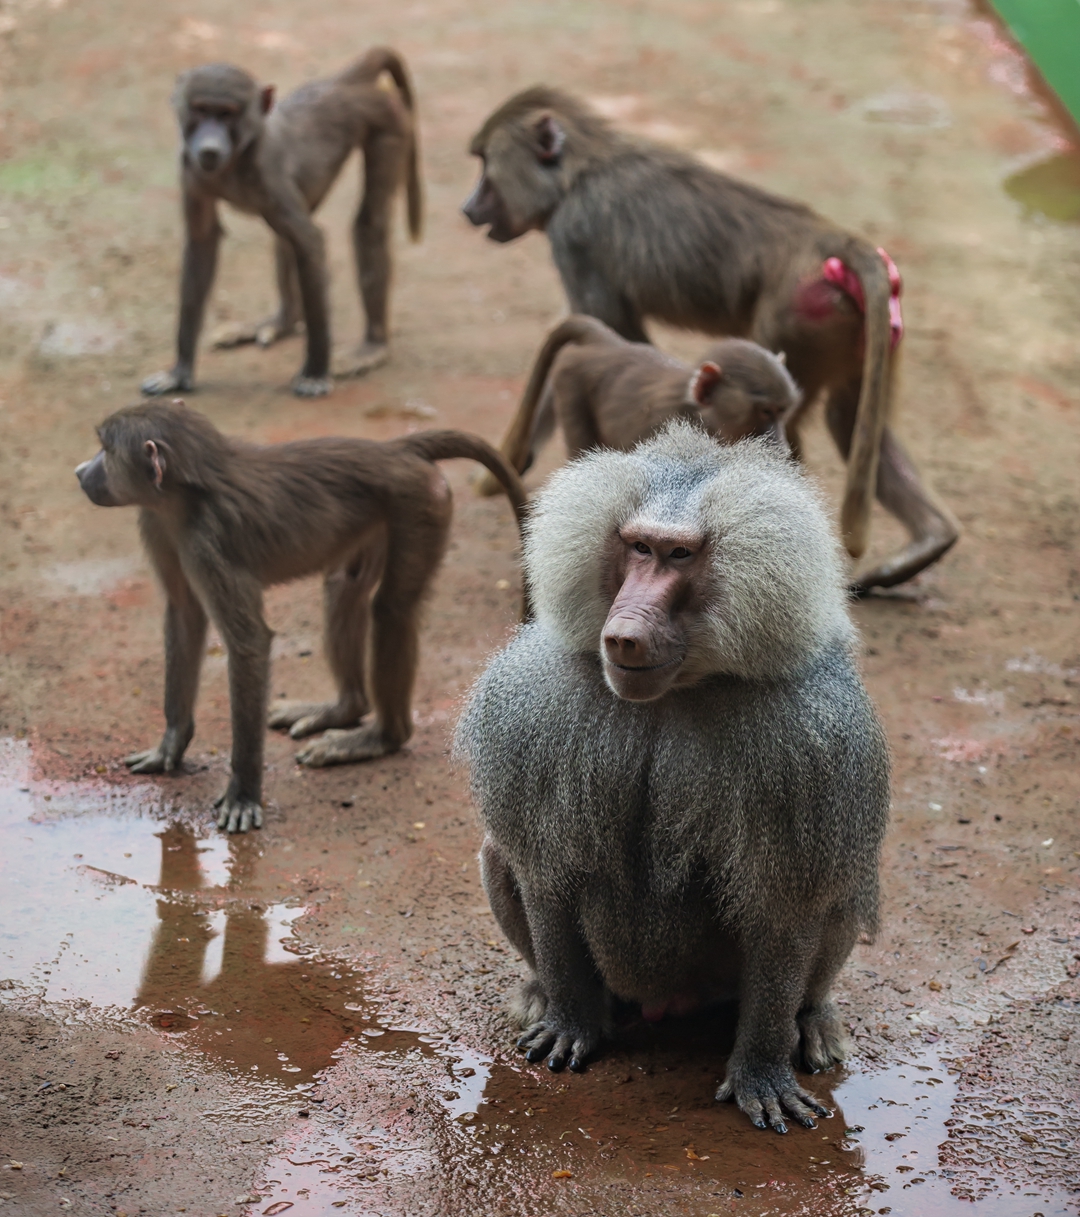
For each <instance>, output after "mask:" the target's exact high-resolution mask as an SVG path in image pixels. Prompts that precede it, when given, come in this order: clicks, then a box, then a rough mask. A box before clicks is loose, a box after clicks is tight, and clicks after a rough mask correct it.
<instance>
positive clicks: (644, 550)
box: [634, 541, 652, 554]
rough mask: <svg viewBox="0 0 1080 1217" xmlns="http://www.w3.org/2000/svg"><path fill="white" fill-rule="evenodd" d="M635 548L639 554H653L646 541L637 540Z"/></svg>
mask: <svg viewBox="0 0 1080 1217" xmlns="http://www.w3.org/2000/svg"><path fill="white" fill-rule="evenodd" d="M634 548H635V549H636V550H637V551H638V553H639V554H651V553H652V550H651V549H650V548H649V547H648V546H647V545H646V544H645V542H644V541H635V542H634Z"/></svg>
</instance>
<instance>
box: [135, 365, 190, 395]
mask: <svg viewBox="0 0 1080 1217" xmlns="http://www.w3.org/2000/svg"><path fill="white" fill-rule="evenodd" d="M192 387H193V386H192V383H191V377H190V376H188V375H185V374H184V373H182V372H175V371H172V372H155V373H154V374H153V375H152V376H148V377H147V378H146V379H145V380H144V381H143V382H142V384H141V385H140V386H139V391H140V392H141V393H142V394H143V396H144V397H160V396H161V395H162V394H163V393H190V392H191V390H192Z"/></svg>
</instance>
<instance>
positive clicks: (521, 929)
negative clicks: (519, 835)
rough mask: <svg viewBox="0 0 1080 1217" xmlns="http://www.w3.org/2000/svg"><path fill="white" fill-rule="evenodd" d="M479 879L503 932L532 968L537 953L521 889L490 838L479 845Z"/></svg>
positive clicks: (533, 967)
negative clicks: (522, 901)
mask: <svg viewBox="0 0 1080 1217" xmlns="http://www.w3.org/2000/svg"><path fill="white" fill-rule="evenodd" d="M480 880H481V882H482V883H483V885H484V891H485V892H486V893H487V898H488V903H489V904H490V905H491V911H492V912H493V913H494V914H495V920H496V921H497V922H498V923H499V926H500V928H501V929H502V932H503V933H504V934H505V935H506V937H507V938H509V940H510V943H511V945H512V946H513V948H514V950H515V951H517V952H518V953H519V954H520V955H521V958H522V959H524V960H525V962H526V963H527V964H528V965H529V967H530V968H532V969H533V971H535V970H536V956H535V955H534V953H533V943H532V934H531V933H530V932H529V922H528V919H527V918H526V916H525V906H524V905H523V904H522V903H521V892H520V891H518V886H517V884H516V883H515V882H514V876H513V875H512V874H511V872H510V867H509V866H507V864H506V859H505V858H504V857H503V856H502V854H501V853H500V851H499V847H498V846H497V845H496V844H495V843H494V842H493V841H492V840H491V838H490V837H485V838H484V843H483V845H481V846H480Z"/></svg>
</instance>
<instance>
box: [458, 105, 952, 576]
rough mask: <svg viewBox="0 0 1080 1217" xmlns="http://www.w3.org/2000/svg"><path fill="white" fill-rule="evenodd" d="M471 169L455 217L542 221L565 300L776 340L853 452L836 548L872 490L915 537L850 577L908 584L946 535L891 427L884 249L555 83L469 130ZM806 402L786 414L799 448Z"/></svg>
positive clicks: (892, 303)
mask: <svg viewBox="0 0 1080 1217" xmlns="http://www.w3.org/2000/svg"><path fill="white" fill-rule="evenodd" d="M470 151H471V152H472V153H473V154H474V155H476V156H479V157H480V158H481V160H482V161H483V172H482V175H481V178H480V181H479V183H478V185H477V187H476V189H475V191H474V192H473V194H472V196H471V197H470V198H469V199H468V201H467V202H466V203H465V205H464V212H465V214H466V216H467V217H468V218H469V220H470V221H471V222H472V223H473V224H476V225H488V226H489V227H488V236H489V237H490V238H491V239H492V240H494V241H512V240H514V239H515V238H516V237H520V236H522V235H523V234H524V233H526V232H528V231H530V230H531V229H537V230H540V231H542V232H546V233H547V235H548V239H549V240H550V242H551V252H552V255H553V257H554V259H555V265H556V267H557V268H558V271H559V274H560V276H561V277H562V281H563V287H564V288H565V289H566V294H567V296H568V297H569V301H570V308H571V310H572V311H573V312H576V313H589V314H590V315H592V316H594V317H598V318H599V319H600V320H601V321H603V322H605V323H606V324H607V325H610V326H611V327H612V328H613V329H614V330H616V331H617V332H618V333H619V334H621V335H622V336H623V337H624V338H627V339H629V340H631V341H634V342H646V341H648V336H647V334H646V332H645V328H644V320H645V318H646V317H656V318H658V319H660V320H662V321H666V322H668V323H670V324H671V325H677V326H680V327H682V328H684V329H693V330H702V331H704V332H705V333H709V334H731V335H737V336H742V337H747V338H752V339H753V340H754V341H755V342H759V343H760V344H761V345H762V346H764V347H768V348H769V350H772V351H784V352H785V353H786V355H787V366H788V368H789V370H790V371H791V374H792V376H793V377H794V378H795V381H796V383H797V384H799V385H800V386H801V388H802V391H803V407H804V408H805V407H807V406H809V405H810V404H811V402H813V400H814V399H815V398H816V397H817V396H818V394H819V393H820V392H822V391H824V392H825V393H826V398H827V404H826V416H827V419H828V423H829V429H830V431H831V432H832V436H833V439H834V440H835V442H836V445H837V447H838V448H839V450H840V452H841V455H842V456H843V457H844V458H845V459H846V460H847V486H846V490H845V493H844V500H843V504H842V509H841V524H842V531H843V534H844V543H845V544H846V546H847V548H848V551H849V553H850V554H851V555H852V556H853V557H855V558H858V557H861V555H862V554H863V552H864V551H865V549H866V546H867V542H868V539H869V525H870V507H871V502H872V500H873V496H874V493H875V490H876V493H877V497H878V498H879V500H880V501H881V503H882V505H883V506H884V507H885V508H886V509H887V510H888V511H890V512H891V513H892V514H893V515H895V516H896V517H897V518H898V519H899V520H900V522H901V523H902V524H903V525H904V527H905V528H906V529H907V530H908V532H909V533H910V534H911V542H910V544H908V545H907V546H906V547H905V548H904V549H903V550H902V551H901V552H900V553H899V554H897V555H895V556H894V557H892V558H890V559H888V560H887V561H885V562H883V563H881V564H880V565H878V566H876V567H874V568H873V569H871V570H868V571H865V572H863V573H861V574H859V575H858V576H857V578H856V586H857V587H860V588H868V587H872V586H875V585H876V586H882V587H886V586H890V585H892V584H894V583H900V582H902V581H903V580H905V579H910V578H911V577H912V575H914V574H916V573H917V572H918V571H920V570H922V569H923V568H924V567H925V566H927V565H929V564H930V563H931V562H933V561H934V560H935V559H937V558H939V557H940V556H941V555H942V554H943V553H944V552H945V551H946V550H947V549H949V547H950V546H951V545H952V544H953V543H954V542H955V541H956V538H957V536H958V535H959V532H958V526H957V524H956V521H955V519H954V518H953V517H952V515H951V514H950V513H949V512H948V511H947V510H946V509H945V508H944V507H942V506H941V505H940V504H939V503H937V502H936V501H935V500H934V499H933V498H932V497H931V496H930V494H929V493H928V492H927V491H926V489H925V488H924V487H923V485H922V483H921V482H920V480H919V475H918V473H917V471H916V469H915V467H914V465H913V464H912V462H911V459H910V458H909V457H908V455H907V453H906V452H905V451H904V449H903V448H902V447H901V446H900V442H899V441H898V440H897V439H896V437H895V435H894V434H893V433H892V431H891V430H890V428H889V426H888V422H887V420H888V411H889V399H890V392H891V383H892V377H893V365H894V363H895V353H894V349H893V348H894V347H895V345H896V344H897V342H898V341H899V338H900V334H901V321H900V276H899V273H898V272H897V271H896V268H895V266H893V264H892V262H891V260H889V258H888V255H886V254H885V253H884V251H879V250H875V249H874V247H873V246H872V245H870V244H869V243H868V242H867V241H865V240H863V239H862V238H861V237H857V236H854V235H853V234H851V233H847V232H845V231H844V230H843V229H840V228H838V227H836V225H834V224H831V223H830V222H829V221H828V220H826V219H824V218H822V217H821V216H819V215H817V214H816V213H815V212H813V211H811V209H810V208H809V207H806V206H804V205H803V204H801V203H796V202H793V201H791V200H789V199H783V198H779V197H777V196H776V195H774V194H769V193H768V192H767V191H764V190H760V189H759V188H758V187H756V186H751V185H749V184H748V183H746V182H740V181H738V180H737V179H735V178H731V177H728V176H727V175H726V174H723V173H718V172H716V171H715V170H713V169H710V168H708V167H707V166H705V165H703V164H702V163H701V162H700V161H698V160H696V159H695V158H694V157H692V156H690V155H688V154H687V153H685V152H681V151H678V150H676V149H674V148H667V147H664V146H663V145H660V144H656V143H652V142H650V141H648V140H643V139H637V138H633V137H631V136H628V135H624V134H621V133H619V132H617V131H615V130H614V129H613V128H612V127H611V126H610V125H609V124H608V123H607V122H606V121H604V120H603V119H602V118H600V117H599V116H598V115H597V114H595V113H594V112H593V111H591V110H590V109H589V108H588V107H587V106H585V105H583V104H582V103H581V102H580V101H578V100H577V99H576V98H574V97H572V96H570V95H569V94H567V93H563V92H561V91H560V90H557V89H551V88H545V87H537V88H532V89H526V90H525V91H524V92H522V93H518V94H517V95H516V96H514V97H512V98H510V99H509V100H508V101H507V102H505V103H504V104H503V105H502V106H500V107H499V108H498V109H497V110H496V111H495V112H494V113H493V114H492V115H491V116H490V117H489V118H488V120H487V121H486V122H485V123H484V125H483V126H482V127H481V129H480V131H479V132H478V133H477V134H476V136H475V137H474V138H473V141H472V145H471V148H470ZM800 414H801V410H800V411H797V412H796V414H795V415H794V416H793V417H792V418H791V419H790V420H789V421H788V423H787V433H788V439H789V441H790V443H791V445H792V448H793V449H794V450H795V452H796V453H798V451H799V443H798V426H799V421H800Z"/></svg>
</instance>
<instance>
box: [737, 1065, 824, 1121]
mask: <svg viewBox="0 0 1080 1217" xmlns="http://www.w3.org/2000/svg"><path fill="white" fill-rule="evenodd" d="M716 1098H717V1101H718V1102H725V1101H727V1100H728V1099H734V1100H735V1103H736V1105H737V1106H738V1108H739V1110H740V1111H742V1112H745V1114H746V1115H747V1116H749V1118H750V1122H751V1124H753V1125H754V1127H755V1128H772V1129H773V1130H774V1131H776V1132H778V1133H786V1132H787V1124H786V1123H785V1113H786V1115H787V1116H789V1117H793V1118H794V1119H796V1120H797V1121H798V1122H799V1123H800V1124H801V1125H802V1126H803V1127H804V1128H816V1127H817V1123H816V1121H815V1119H814V1117H815V1116H819V1117H823V1118H825V1119H828V1118H829V1117H831V1116H832V1112H831V1111H830V1110H829V1108H828V1107H825V1106H824V1105H823V1104H821V1103H819V1102H818V1100H817V1099H816V1098H815V1097H814V1096H813V1095H812V1094H810V1092H809V1091H807V1090H803V1088H802V1087H801V1086H800V1085H799V1084H798V1083H797V1082H796V1081H795V1074H794V1073H793V1072H792V1070H791V1067H790V1065H775V1064H764V1063H763V1064H758V1065H746V1064H743V1065H729V1066H728V1075H727V1077H726V1078H725V1079H724V1081H723V1082H722V1083H721V1085H720V1088H719V1089H718V1090H717V1092H716Z"/></svg>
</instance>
